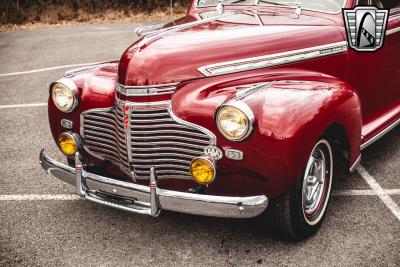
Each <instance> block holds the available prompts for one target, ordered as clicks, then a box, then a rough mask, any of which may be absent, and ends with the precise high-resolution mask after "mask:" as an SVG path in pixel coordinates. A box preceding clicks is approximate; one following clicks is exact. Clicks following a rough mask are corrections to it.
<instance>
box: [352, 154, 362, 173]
mask: <svg viewBox="0 0 400 267" xmlns="http://www.w3.org/2000/svg"><path fill="white" fill-rule="evenodd" d="M360 162H361V155H360V156H358V158H357V160H356V162H354V164H353V165H351V166H350V169H349V170H350V172H354V170H355V169H356V168H357V166H358V165H359V164H360Z"/></svg>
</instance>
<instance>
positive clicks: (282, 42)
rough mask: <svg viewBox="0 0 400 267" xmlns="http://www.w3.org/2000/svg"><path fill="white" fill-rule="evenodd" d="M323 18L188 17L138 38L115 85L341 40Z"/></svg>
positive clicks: (182, 75) (156, 80)
mask: <svg viewBox="0 0 400 267" xmlns="http://www.w3.org/2000/svg"><path fill="white" fill-rule="evenodd" d="M343 40H344V38H343V36H342V34H341V33H340V31H339V30H338V29H337V26H336V25H335V23H334V22H333V21H331V20H329V19H326V18H320V17H318V18H317V17H311V16H305V15H304V16H301V17H300V18H297V17H295V16H294V15H293V14H284V13H276V14H275V13H265V14H258V15H255V14H254V13H249V12H247V13H246V12H237V13H227V14H223V15H217V16H203V19H201V20H196V19H194V18H193V17H190V16H187V17H185V18H183V19H181V20H179V21H177V22H176V24H175V26H173V27H170V28H166V29H162V30H161V31H159V32H158V33H155V34H150V35H147V36H145V37H144V38H141V39H139V40H138V41H137V42H136V43H134V44H133V45H132V46H131V47H129V48H128V49H127V50H126V51H125V53H124V54H123V55H122V57H121V59H120V64H119V68H118V77H119V78H118V79H119V83H120V84H123V85H126V86H145V85H158V84H169V83H178V82H182V81H186V80H190V79H195V78H200V77H204V76H203V74H201V73H200V72H199V71H198V68H200V67H202V66H205V65H210V64H215V63H220V62H226V61H232V60H240V59H245V58H249V57H257V56H265V55H270V54H275V53H281V52H287V51H292V50H297V49H303V48H309V47H314V46H320V45H324V44H330V43H335V42H340V41H343Z"/></svg>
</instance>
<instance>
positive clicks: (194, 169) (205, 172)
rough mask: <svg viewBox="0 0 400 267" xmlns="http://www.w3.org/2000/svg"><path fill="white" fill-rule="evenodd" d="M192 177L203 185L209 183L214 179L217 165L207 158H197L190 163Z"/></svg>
mask: <svg viewBox="0 0 400 267" xmlns="http://www.w3.org/2000/svg"><path fill="white" fill-rule="evenodd" d="M190 174H191V175H192V178H193V179H194V180H195V181H196V182H198V183H199V184H202V185H208V184H210V183H212V181H214V178H215V165H214V163H213V162H211V161H210V160H209V159H207V158H196V159H194V160H193V161H192V163H191V164H190Z"/></svg>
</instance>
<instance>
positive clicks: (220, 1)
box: [215, 0, 224, 15]
mask: <svg viewBox="0 0 400 267" xmlns="http://www.w3.org/2000/svg"><path fill="white" fill-rule="evenodd" d="M215 8H216V9H217V12H218V14H220V15H222V14H224V0H218V4H217V6H216V7H215Z"/></svg>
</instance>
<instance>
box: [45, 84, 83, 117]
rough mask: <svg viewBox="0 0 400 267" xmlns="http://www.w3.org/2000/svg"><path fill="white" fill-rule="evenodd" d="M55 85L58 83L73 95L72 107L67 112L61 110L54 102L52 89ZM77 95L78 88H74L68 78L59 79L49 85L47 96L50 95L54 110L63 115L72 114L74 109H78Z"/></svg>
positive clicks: (74, 85)
mask: <svg viewBox="0 0 400 267" xmlns="http://www.w3.org/2000/svg"><path fill="white" fill-rule="evenodd" d="M57 83H60V84H62V85H64V86H65V87H66V88H68V89H69V90H70V91H71V93H72V95H73V102H72V106H71V108H69V109H68V110H63V109H62V108H60V107H59V106H58V105H57V103H56V101H55V100H54V96H53V88H54V86H55V85H56V84H57ZM78 93H79V90H78V87H77V86H76V84H75V83H74V82H73V81H72V80H70V79H68V78H61V79H59V80H57V81H55V82H52V83H51V84H50V86H49V94H50V97H51V100H52V101H53V103H54V105H55V106H56V108H57V109H58V110H59V111H61V112H64V113H72V112H74V111H75V110H76V108H77V107H78V104H79V101H78Z"/></svg>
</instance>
